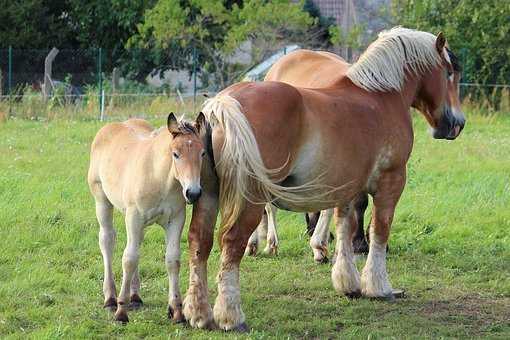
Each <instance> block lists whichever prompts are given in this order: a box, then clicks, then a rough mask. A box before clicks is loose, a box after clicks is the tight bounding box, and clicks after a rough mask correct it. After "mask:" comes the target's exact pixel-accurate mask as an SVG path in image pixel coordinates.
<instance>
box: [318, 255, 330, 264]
mask: <svg viewBox="0 0 510 340" xmlns="http://www.w3.org/2000/svg"><path fill="white" fill-rule="evenodd" d="M315 262H317V264H328V263H329V259H328V257H327V256H324V257H323V258H322V259H320V261H315Z"/></svg>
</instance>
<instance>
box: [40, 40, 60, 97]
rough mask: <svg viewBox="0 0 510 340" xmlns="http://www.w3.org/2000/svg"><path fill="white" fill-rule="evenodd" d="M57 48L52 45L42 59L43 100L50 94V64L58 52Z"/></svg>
mask: <svg viewBox="0 0 510 340" xmlns="http://www.w3.org/2000/svg"><path fill="white" fill-rule="evenodd" d="M58 52H59V51H58V49H57V48H55V47H53V48H52V49H51V51H50V53H48V55H47V56H46V59H44V84H43V97H44V100H48V98H49V96H50V94H51V88H52V86H53V85H52V80H51V66H52V65H53V60H55V57H56V56H57V54H58Z"/></svg>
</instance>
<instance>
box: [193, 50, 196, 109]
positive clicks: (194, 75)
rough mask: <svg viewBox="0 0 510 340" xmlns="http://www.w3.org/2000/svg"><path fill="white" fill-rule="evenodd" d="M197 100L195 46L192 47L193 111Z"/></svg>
mask: <svg viewBox="0 0 510 340" xmlns="http://www.w3.org/2000/svg"><path fill="white" fill-rule="evenodd" d="M196 101H197V48H196V47H193V112H195V104H196Z"/></svg>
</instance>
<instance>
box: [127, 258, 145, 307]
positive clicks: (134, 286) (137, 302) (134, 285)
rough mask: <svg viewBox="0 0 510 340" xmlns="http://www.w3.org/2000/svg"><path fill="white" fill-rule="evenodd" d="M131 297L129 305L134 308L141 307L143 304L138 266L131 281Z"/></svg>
mask: <svg viewBox="0 0 510 340" xmlns="http://www.w3.org/2000/svg"><path fill="white" fill-rule="evenodd" d="M129 295H130V298H129V300H130V301H131V302H130V304H129V307H130V308H132V309H139V308H141V307H142V305H143V301H142V298H141V297H140V269H139V268H138V266H136V269H135V273H134V275H133V280H132V281H131V290H130V294H129Z"/></svg>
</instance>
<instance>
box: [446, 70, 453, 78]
mask: <svg viewBox="0 0 510 340" xmlns="http://www.w3.org/2000/svg"><path fill="white" fill-rule="evenodd" d="M446 74H447V75H448V78H450V77H451V76H452V75H453V72H452V71H450V70H446Z"/></svg>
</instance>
